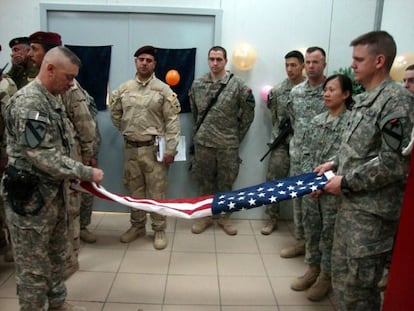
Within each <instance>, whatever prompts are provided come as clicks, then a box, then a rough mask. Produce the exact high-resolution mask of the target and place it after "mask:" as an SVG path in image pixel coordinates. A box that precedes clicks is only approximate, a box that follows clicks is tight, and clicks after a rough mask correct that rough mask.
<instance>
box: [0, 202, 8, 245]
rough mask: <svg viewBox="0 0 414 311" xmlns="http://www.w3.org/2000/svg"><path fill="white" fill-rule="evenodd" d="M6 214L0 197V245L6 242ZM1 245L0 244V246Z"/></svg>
mask: <svg viewBox="0 0 414 311" xmlns="http://www.w3.org/2000/svg"><path fill="white" fill-rule="evenodd" d="M6 230H7V225H6V215H5V213H4V203H3V198H0V245H2V244H6V243H7V241H6ZM0 247H1V246H0Z"/></svg>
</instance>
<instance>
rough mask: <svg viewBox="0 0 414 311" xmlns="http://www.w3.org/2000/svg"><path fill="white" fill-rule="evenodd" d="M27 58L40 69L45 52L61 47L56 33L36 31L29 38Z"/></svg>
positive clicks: (59, 38) (60, 39) (60, 41)
mask: <svg viewBox="0 0 414 311" xmlns="http://www.w3.org/2000/svg"><path fill="white" fill-rule="evenodd" d="M29 40H30V52H29V57H30V58H31V60H32V61H33V62H34V63H35V64H36V66H37V67H39V68H40V65H41V64H42V60H43V57H44V56H45V54H46V52H47V51H49V50H50V49H51V48H54V47H55V46H59V45H62V38H61V36H60V35H59V34H58V33H56V32H45V31H37V32H35V33H32V34H31V35H30V37H29Z"/></svg>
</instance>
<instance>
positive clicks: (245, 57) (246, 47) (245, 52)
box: [232, 43, 256, 70]
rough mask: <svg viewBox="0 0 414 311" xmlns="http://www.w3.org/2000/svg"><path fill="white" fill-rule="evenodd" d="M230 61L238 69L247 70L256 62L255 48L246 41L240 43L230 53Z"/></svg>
mask: <svg viewBox="0 0 414 311" xmlns="http://www.w3.org/2000/svg"><path fill="white" fill-rule="evenodd" d="M232 63H233V64H234V65H235V66H236V67H237V68H239V69H240V70H249V69H251V68H253V66H254V64H255V63H256V50H255V49H254V48H253V47H252V46H251V45H250V44H248V43H240V44H238V45H237V46H236V47H235V48H234V49H233V53H232Z"/></svg>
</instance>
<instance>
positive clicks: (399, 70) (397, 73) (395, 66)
mask: <svg viewBox="0 0 414 311" xmlns="http://www.w3.org/2000/svg"><path fill="white" fill-rule="evenodd" d="M410 65H414V52H407V53H402V54H399V55H397V56H396V57H395V59H394V62H393V63H392V67H391V70H390V76H391V78H392V79H393V80H394V81H397V82H400V81H401V80H402V79H403V76H404V71H405V69H406V68H407V67H408V66H410Z"/></svg>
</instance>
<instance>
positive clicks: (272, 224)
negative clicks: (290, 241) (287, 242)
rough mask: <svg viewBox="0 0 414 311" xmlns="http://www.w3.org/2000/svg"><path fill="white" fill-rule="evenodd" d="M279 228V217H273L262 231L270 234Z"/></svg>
mask: <svg viewBox="0 0 414 311" xmlns="http://www.w3.org/2000/svg"><path fill="white" fill-rule="evenodd" d="M276 229H277V219H276V218H271V219H269V221H268V222H267V223H266V225H265V226H264V227H263V228H262V230H261V231H260V232H261V233H262V234H263V235H269V234H271V233H272V232H273V231H274V230H276Z"/></svg>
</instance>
